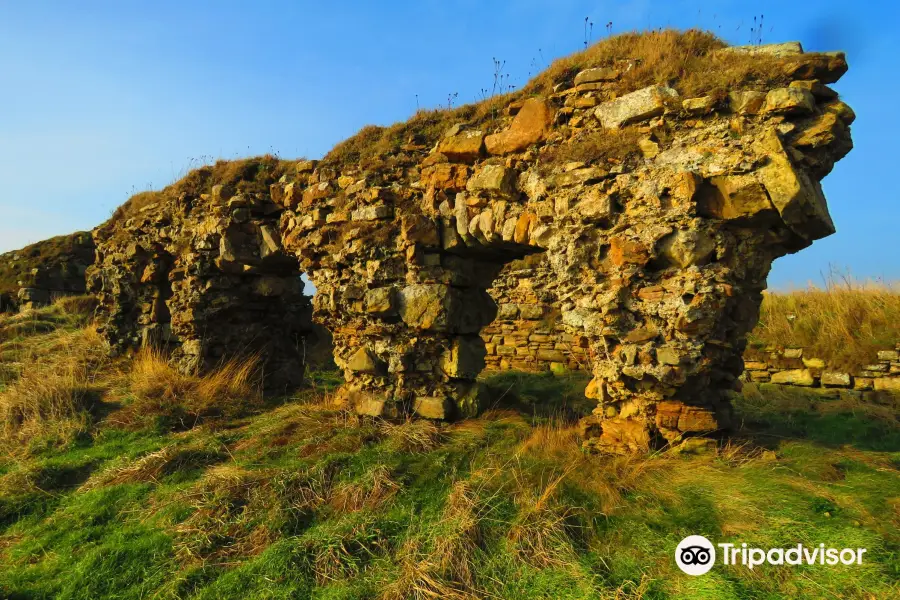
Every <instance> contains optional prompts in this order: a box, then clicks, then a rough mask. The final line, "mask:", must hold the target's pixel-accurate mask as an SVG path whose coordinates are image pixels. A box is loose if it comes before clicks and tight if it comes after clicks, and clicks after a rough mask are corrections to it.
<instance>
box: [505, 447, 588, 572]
mask: <svg viewBox="0 0 900 600" xmlns="http://www.w3.org/2000/svg"><path fill="white" fill-rule="evenodd" d="M575 468H576V464H574V463H573V464H571V465H569V466H567V467H566V468H565V470H563V471H562V472H561V473H554V474H549V476H548V477H547V478H546V480H545V481H541V480H538V481H537V482H536V481H534V478H533V474H532V473H529V472H528V471H525V470H523V469H522V467H521V464H520V463H517V464H516V465H515V466H514V467H513V469H512V475H513V482H514V488H515V489H514V495H515V498H516V504H517V506H518V508H519V512H518V514H517V515H516V518H515V520H514V521H513V524H512V527H511V528H510V530H509V534H508V537H509V540H510V542H512V545H513V551H514V552H515V553H516V555H517V556H518V557H520V558H521V559H522V560H523V561H525V562H527V563H528V564H530V565H532V566H535V567H539V568H541V567H565V566H569V565H572V564H573V563H575V562H577V561H576V556H575V549H574V548H573V546H572V536H573V528H574V527H578V524H577V521H578V515H579V513H580V512H582V509H581V508H579V507H576V506H567V505H566V504H565V503H561V502H559V501H558V500H559V497H558V492H559V487H560V485H562V484H563V482H564V481H565V480H566V479H567V478H568V477H569V476H570V475H571V474H572V473H573V472H574V470H575ZM542 475H543V474H542ZM542 479H543V476H542Z"/></svg>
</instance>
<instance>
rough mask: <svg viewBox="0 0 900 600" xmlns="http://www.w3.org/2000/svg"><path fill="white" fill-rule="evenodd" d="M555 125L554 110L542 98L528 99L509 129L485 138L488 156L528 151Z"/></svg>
mask: <svg viewBox="0 0 900 600" xmlns="http://www.w3.org/2000/svg"><path fill="white" fill-rule="evenodd" d="M552 123H553V109H552V108H550V105H549V104H547V102H546V101H545V100H544V99H543V98H541V97H534V98H528V99H527V100H525V102H524V103H523V104H522V108H521V109H519V112H518V113H517V114H516V116H515V118H514V119H513V122H512V123H511V124H510V126H509V129H506V130H504V131H501V132H500V133H495V134H493V135H489V136H487V137H486V138H484V145H485V148H486V149H487V151H488V154H494V155H497V154H510V153H512V152H520V151H522V150H525V149H527V148H528V147H529V146H531V145H532V144H535V143H537V142H539V141H540V140H542V139H543V138H544V136H546V135H547V132H548V131H549V130H550V126H551V125H552Z"/></svg>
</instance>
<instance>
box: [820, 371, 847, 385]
mask: <svg viewBox="0 0 900 600" xmlns="http://www.w3.org/2000/svg"><path fill="white" fill-rule="evenodd" d="M821 381H822V385H824V386H826V387H850V385H851V383H852V380H851V378H850V373H842V372H840V371H824V372H823V373H822V377H821Z"/></svg>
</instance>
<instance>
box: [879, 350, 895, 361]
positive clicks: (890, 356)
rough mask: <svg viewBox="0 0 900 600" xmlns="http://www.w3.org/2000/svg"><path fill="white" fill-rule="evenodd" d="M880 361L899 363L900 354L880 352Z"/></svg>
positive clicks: (886, 351) (893, 351)
mask: <svg viewBox="0 0 900 600" xmlns="http://www.w3.org/2000/svg"><path fill="white" fill-rule="evenodd" d="M878 360H886V361H894V362H896V361H898V360H900V352H898V351H896V350H879V351H878Z"/></svg>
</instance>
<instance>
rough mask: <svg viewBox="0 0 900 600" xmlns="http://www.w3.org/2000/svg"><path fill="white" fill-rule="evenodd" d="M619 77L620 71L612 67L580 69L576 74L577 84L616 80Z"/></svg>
mask: <svg viewBox="0 0 900 600" xmlns="http://www.w3.org/2000/svg"><path fill="white" fill-rule="evenodd" d="M618 78H619V72H618V71H617V70H616V69H613V68H610V67H595V68H592V69H585V70H583V71H580V72H579V73H578V75H576V76H575V85H576V86H577V85H581V84H583V83H596V82H598V81H615V80H616V79H618Z"/></svg>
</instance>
